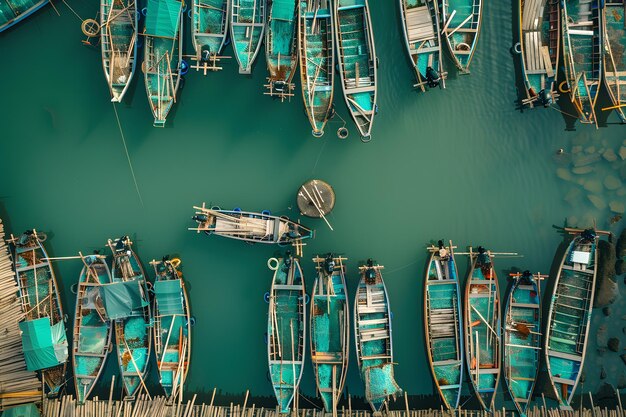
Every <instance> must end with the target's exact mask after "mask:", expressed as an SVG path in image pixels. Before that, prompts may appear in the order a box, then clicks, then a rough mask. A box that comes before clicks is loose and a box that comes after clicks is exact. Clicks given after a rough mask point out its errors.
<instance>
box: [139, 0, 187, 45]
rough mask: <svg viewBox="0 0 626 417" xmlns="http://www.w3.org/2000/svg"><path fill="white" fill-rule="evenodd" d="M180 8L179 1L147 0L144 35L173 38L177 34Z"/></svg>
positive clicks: (180, 3)
mask: <svg viewBox="0 0 626 417" xmlns="http://www.w3.org/2000/svg"><path fill="white" fill-rule="evenodd" d="M181 8H182V2H181V1H180V0H148V13H147V15H146V34H148V35H154V36H162V37H165V38H175V37H176V34H177V33H178V24H179V22H180V13H181Z"/></svg>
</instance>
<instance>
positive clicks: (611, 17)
mask: <svg viewBox="0 0 626 417" xmlns="http://www.w3.org/2000/svg"><path fill="white" fill-rule="evenodd" d="M625 7H626V5H625V4H624V0H605V3H604V9H603V16H602V26H603V29H604V33H603V36H604V66H603V69H604V84H605V86H606V90H607V91H608V93H609V97H610V98H611V102H612V103H613V108H614V109H615V111H616V112H617V115H618V116H619V118H620V120H621V121H622V123H626V114H625V113H624V107H626V54H624V51H625V50H626V36H624V18H625V17H626V13H625Z"/></svg>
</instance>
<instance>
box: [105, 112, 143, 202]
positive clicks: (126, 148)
mask: <svg viewBox="0 0 626 417" xmlns="http://www.w3.org/2000/svg"><path fill="white" fill-rule="evenodd" d="M111 104H113V111H114V112H115V118H116V119H117V127H118V128H119V129H120V136H121V137H122V143H123V144H124V151H125V152H126V159H127V160H128V166H129V168H130V173H131V175H132V176H133V182H134V183H135V190H136V191H137V196H138V197H139V201H140V202H141V207H144V205H143V198H141V192H140V191H139V184H138V183H137V177H136V176H135V170H134V169H133V164H132V162H131V161H130V155H129V153H128V147H127V146H126V139H125V137H124V131H123V130H122V124H121V123H120V116H119V115H118V114H117V108H116V107H115V103H114V102H112V103H111Z"/></svg>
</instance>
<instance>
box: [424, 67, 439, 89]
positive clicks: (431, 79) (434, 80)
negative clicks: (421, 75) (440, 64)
mask: <svg viewBox="0 0 626 417" xmlns="http://www.w3.org/2000/svg"><path fill="white" fill-rule="evenodd" d="M426 81H427V82H428V86H429V87H431V88H432V87H437V86H438V85H439V81H441V76H440V75H439V73H438V72H437V71H435V69H434V68H433V67H428V68H426Z"/></svg>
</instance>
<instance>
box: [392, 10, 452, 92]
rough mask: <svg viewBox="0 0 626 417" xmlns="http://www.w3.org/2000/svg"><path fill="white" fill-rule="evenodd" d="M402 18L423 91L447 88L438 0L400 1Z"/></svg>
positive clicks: (414, 66) (408, 48) (411, 56)
mask: <svg viewBox="0 0 626 417" xmlns="http://www.w3.org/2000/svg"><path fill="white" fill-rule="evenodd" d="M400 18H401V20H402V28H403V29H404V31H403V32H404V43H405V45H406V48H407V51H408V53H409V57H410V58H411V63H412V64H413V68H414V70H415V75H416V76H417V84H415V86H414V87H419V88H420V89H421V90H422V91H426V87H425V86H426V85H427V86H428V87H430V88H434V87H437V86H441V87H442V88H445V87H446V83H445V76H446V74H445V73H444V71H443V63H442V58H443V56H442V53H441V36H440V35H441V31H440V30H439V19H440V17H439V4H438V2H437V0H400Z"/></svg>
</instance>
